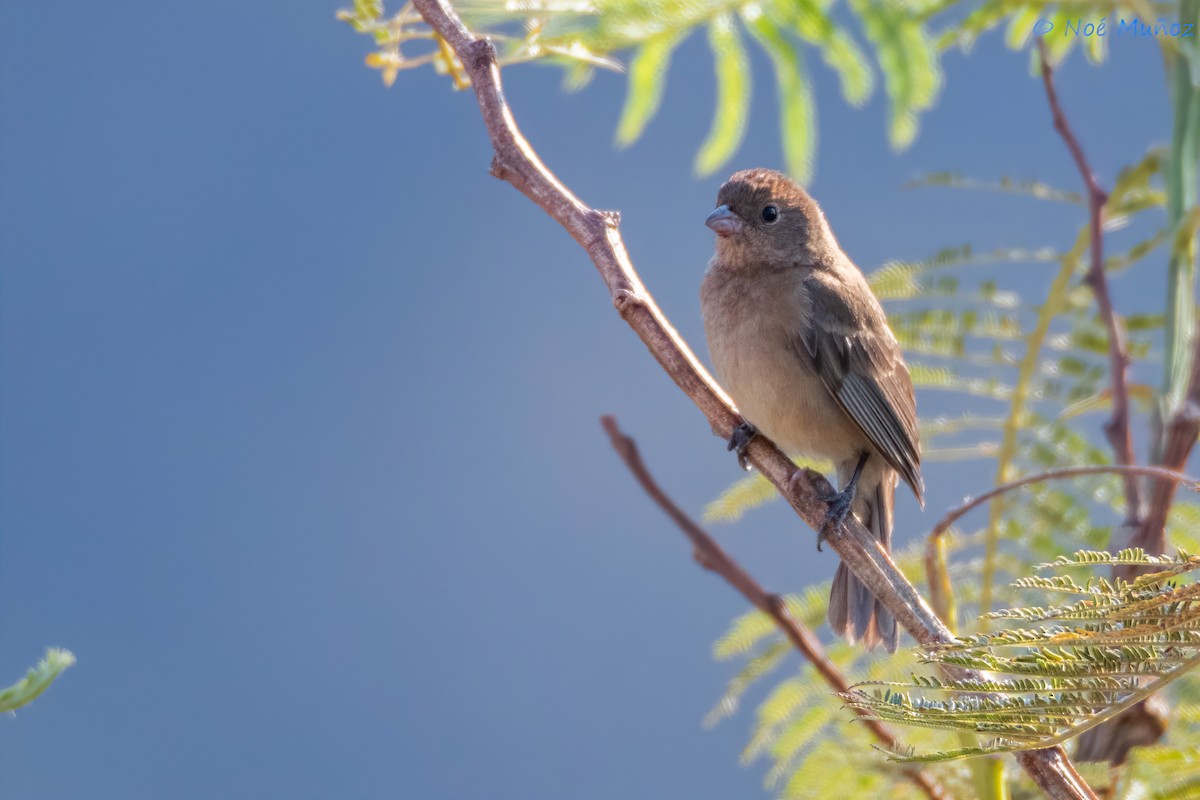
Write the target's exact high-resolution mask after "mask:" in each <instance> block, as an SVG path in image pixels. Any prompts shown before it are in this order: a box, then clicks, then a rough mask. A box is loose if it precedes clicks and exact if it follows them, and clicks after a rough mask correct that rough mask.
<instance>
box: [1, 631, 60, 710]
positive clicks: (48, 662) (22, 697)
mask: <svg viewBox="0 0 1200 800" xmlns="http://www.w3.org/2000/svg"><path fill="white" fill-rule="evenodd" d="M74 663H75V656H74V655H72V654H71V653H70V652H69V651H67V650H60V649H58V648H57V647H51V648H50V649H49V650H47V651H46V656H45V658H43V659H42V660H41V661H39V662H38V665H37V666H36V667H34V668H33V669H31V670H29V672H28V673H26V675H25V677H24V678H22V679H21V680H19V681H17V682H16V683H14V684H13V685H12V686H9V687H8V688H6V689H0V712H5V711H12V710H14V709H17V708H20V707H21V706H23V705H26V704H27V703H29V702H31V701H33V700H34V699H35V698H36V697H37V696H38V695H40V694H41V693H42V692H44V691H46V689H47V688H49V686H50V684H52V683H54V681H55V679H56V678H58V676H59V675H61V674H62V673H63V671H64V670H65V669H67V668H68V667H70V666H71V665H73V664H74Z"/></svg>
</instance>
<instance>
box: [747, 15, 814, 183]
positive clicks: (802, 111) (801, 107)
mask: <svg viewBox="0 0 1200 800" xmlns="http://www.w3.org/2000/svg"><path fill="white" fill-rule="evenodd" d="M743 18H744V19H745V21H746V27H747V28H748V30H749V31H750V33H751V34H752V35H753V36H754V38H755V39H756V40H757V41H758V43H759V44H760V45H762V48H763V50H765V51H766V53H767V56H768V57H769V58H770V59H771V65H772V66H773V67H774V68H775V83H776V87H777V90H778V95H779V108H780V115H779V124H780V137H781V138H782V140H783V160H784V163H785V164H786V165H787V171H788V172H789V173H790V174H791V176H792V177H793V178H795V179H796V180H797V181H799V182H801V183H806V182H808V180H809V179H810V178H811V177H812V163H813V152H814V151H815V150H816V146H817V132H816V126H815V123H814V117H815V108H816V101H815V100H814V98H813V93H812V87H811V86H810V85H809V82H808V77H807V75H806V73H805V70H804V61H803V58H802V57H801V55H800V52H799V50H797V49H796V48H795V47H794V46H793V45H792V43H791V42H790V41H788V39H787V37H786V36H785V35H784V34H783V32H782V31H780V30H779V28H777V27H776V26H775V23H774V22H772V21H771V20H770V19H768V18H767V17H766V16H764V15H763V14H762V13H761V12H757V13H750V12H748V11H743Z"/></svg>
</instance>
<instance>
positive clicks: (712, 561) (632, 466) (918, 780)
mask: <svg viewBox="0 0 1200 800" xmlns="http://www.w3.org/2000/svg"><path fill="white" fill-rule="evenodd" d="M600 424H601V425H602V426H603V427H604V430H605V431H606V432H607V433H608V436H609V438H610V439H611V440H612V446H613V449H614V450H616V451H617V455H619V456H620V457H621V460H622V461H624V462H625V466H627V467H628V468H629V471H630V472H632V473H633V477H634V478H636V479H637V482H638V483H639V484H641V487H642V489H644V490H645V492H646V494H648V495H650V499H651V500H653V501H654V502H655V503H657V504H658V507H659V508H661V509H662V510H663V511H664V512H666V514H667V516H668V517H670V518H671V519H672V520H673V521H674V522H675V524H676V525H678V526H679V529H680V530H681V531H683V535H684V536H686V537H687V538H688V540H689V541H690V542H691V543H692V548H693V550H692V552H693V555H694V557H695V559H696V562H697V563H698V564H700V566H702V567H704V568H705V569H707V570H710V571H712V572H715V573H717V574H718V575H720V576H721V577H722V578H724V579H725V581H726V582H727V583H729V585H730V586H732V587H733V588H734V589H737V590H738V592H739V593H740V594H741V595H742V597H745V598H746V599H747V600H749V601H750V604H751V605H753V606H754V607H755V608H757V609H758V610H759V611H761V612H763V613H764V614H766V615H767V616H769V617H771V619H773V620H774V621H775V624H776V625H778V626H779V629H780V630H781V631H783V633H784V635H785V636H787V638H788V640H789V641H790V642H791V643H792V644H793V645H795V646H796V649H797V650H799V651H800V654H801V655H802V656H804V657H805V658H806V659H808V662H809V663H810V664H812V665H813V668H815V669H816V671H817V672H818V673H819V674H820V675H821V677H822V678H824V679H825V682H826V683H827V684H829V686H830V688H832V689H833V692H834V694H837V695H843V694H846V693H847V692H849V691H850V688H851V687H850V683H849V681H847V680H846V678H845V676H844V675H842V673H841V671H839V670H838V668H837V666H836V665H835V664H834V663H833V662H832V661H830V660H829V656H828V655H827V654H826V653H825V648H824V647H822V646H821V641H820V640H819V639H818V638H817V636H816V634H814V633H813V632H812V631H811V630H809V629H808V627H807V626H805V625H804V623H802V622H800V621H799V620H797V619H796V618H795V617H793V616H792V615H791V614H790V613H789V612H788V608H787V604H786V603H784V601H783V598H782V597H780V596H779V595H777V594H774V593H772V592H768V591H766V590H765V589H763V588H762V586H761V585H760V584H759V583H758V581H756V580H755V579H754V578H753V577H752V576H751V575H750V574H749V573H747V572H746V571H745V570H744V569H742V567H741V565H740V564H738V563H737V562H736V561H734V560H733V558H731V557H730V556H729V554H728V553H726V552H725V550H724V549H723V548H722V547H721V545H719V544H717V542H716V541H715V540H714V539H713V538H712V537H711V536H709V535H708V533H707V532H706V531H705V530H704V529H703V528H701V527H700V526H699V525H697V524H696V523H695V522H694V521H693V520H692V518H691V517H689V516H688V515H687V514H686V513H684V511H683V510H682V509H681V508H680V507H679V506H677V505H676V504H675V502H674V501H673V500H671V498H670V497H669V496H668V495H667V493H666V492H664V491H663V490H662V488H661V487H659V485H658V483H657V482H656V481H655V480H654V477H653V476H652V475H651V474H650V470H649V469H648V468H647V467H646V464H645V462H643V461H642V456H641V454H640V453H639V452H638V448H637V443H636V442H634V440H633V439H631V438H630V437H628V436H626V435H625V434H623V433H622V432H621V429H620V428H619V427H618V426H617V420H616V419H615V418H613V417H610V416H604V417H601V418H600ZM852 708H853V709H854V711H855V713H857V714H858V715H859V716H860V717H862V719H863V722H864V723H865V724H866V726H867V728H868V729H869V730H870V731H871V733H872V734H873V735H874V736H875V738H876V739H877V740H879V742H880V744H882V745H883V747H884V749H886V750H893V751H895V750H899V749H900V747H901V745H900V741H899V740H898V739H897V738H896V736H895V735H894V734H893V733H892V732H891V731H890V730H888V727H887V726H886V725H884V724H883V723H882V722H880V721H879V720H877V719H875V718H873V717H872V716H871V712H870V711H868V710H866V709H865V708H862V709H860V708H854V707H853V706H852ZM905 774H906V775H907V776H908V777H909V778H910V779H911V780H912V781H913V783H915V784H917V786H919V787H920V788H921V791H923V792H925V794H926V796H928V797H929V798H931V800H938V799H939V798H945V797H947V795H946V792H945V790H944V789H942V787H941V786H939V785H938V783H937V782H936V781H935V780H934V779H933V777H932V776H930V775H929V774H928V773H926V772H925V771H924V770H921V769H910V770H905Z"/></svg>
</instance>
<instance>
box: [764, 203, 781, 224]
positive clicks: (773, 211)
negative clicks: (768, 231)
mask: <svg viewBox="0 0 1200 800" xmlns="http://www.w3.org/2000/svg"><path fill="white" fill-rule="evenodd" d="M762 218H763V221H764V222H774V221H775V220H777V219H779V209H778V208H776V207H775V206H767V207H766V208H764V209H763V210H762Z"/></svg>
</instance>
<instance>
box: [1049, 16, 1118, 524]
mask: <svg viewBox="0 0 1200 800" xmlns="http://www.w3.org/2000/svg"><path fill="white" fill-rule="evenodd" d="M1037 47H1038V57H1039V59H1041V65H1042V83H1043V84H1044V85H1045V87H1046V100H1047V101H1048V102H1049V103H1050V113H1051V115H1052V117H1053V118H1054V128H1055V130H1057V131H1058V133H1059V135H1060V136H1062V139H1063V142H1065V143H1066V145H1067V149H1068V150H1070V151H1071V158H1073V159H1074V160H1075V166H1076V167H1077V168H1078V169H1079V175H1080V177H1082V178H1083V183H1084V185H1085V186H1086V187H1087V197H1088V218H1089V226H1088V227H1089V228H1090V230H1091V251H1092V263H1091V267H1090V268H1089V269H1088V273H1087V278H1086V282H1087V284H1088V286H1090V287H1091V288H1092V293H1093V294H1094V295H1095V296H1096V307H1097V309H1098V311H1099V313H1100V319H1102V320H1103V321H1104V327H1105V329H1106V330H1107V331H1108V354H1109V361H1110V362H1111V369H1112V418H1111V419H1109V421H1108V423H1107V424H1106V425H1105V426H1104V433H1105V435H1106V436H1107V437H1108V442H1109V444H1111V445H1112V448H1113V453H1114V454H1115V455H1116V459H1117V463H1118V464H1120V465H1121V466H1126V467H1128V466H1132V465H1134V464H1135V463H1136V462H1137V459H1136V457H1135V456H1134V452H1133V435H1132V433H1131V432H1130V427H1129V362H1130V359H1129V352H1128V349H1127V348H1126V346H1125V331H1124V330H1123V329H1122V327H1121V323H1120V322H1119V321H1118V319H1117V313H1116V311H1115V310H1114V309H1113V304H1112V297H1111V296H1110V295H1109V293H1108V276H1107V275H1106V274H1105V272H1104V230H1103V225H1104V207H1105V205H1106V204H1107V203H1108V193H1107V192H1106V191H1104V189H1102V188H1101V187H1100V182H1099V181H1098V180H1097V179H1096V172H1095V171H1094V170H1093V169H1092V167H1091V165H1090V164H1088V160H1087V157H1086V156H1084V154H1083V148H1082V147H1081V146H1080V144H1079V140H1078V139H1077V138H1076V137H1075V132H1074V131H1073V130H1071V125H1070V123H1069V122H1067V117H1066V115H1065V114H1064V113H1063V110H1062V106H1061V105H1060V104H1059V102H1058V92H1057V91H1055V89H1054V68H1053V67H1052V66H1050V60H1049V58H1048V57H1047V55H1046V42H1045V41H1044V40H1043V39H1042V37H1040V36H1039V37H1038V39H1037ZM1125 509H1126V511H1125V524H1126V525H1127V526H1129V527H1130V528H1131V529H1132V528H1133V527H1135V526H1137V525H1138V524H1139V521H1140V519H1141V499H1140V496H1139V490H1138V480H1137V475H1136V474H1135V473H1132V472H1127V473H1125Z"/></svg>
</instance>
